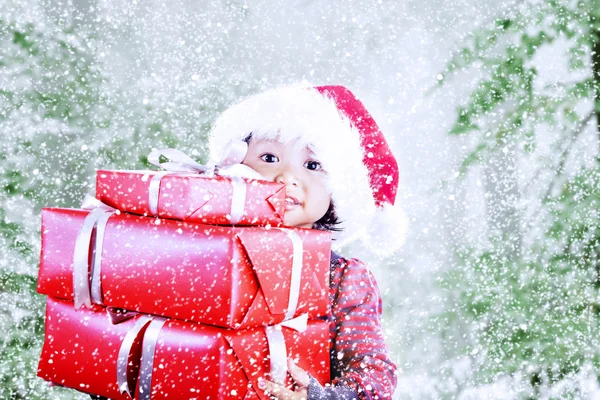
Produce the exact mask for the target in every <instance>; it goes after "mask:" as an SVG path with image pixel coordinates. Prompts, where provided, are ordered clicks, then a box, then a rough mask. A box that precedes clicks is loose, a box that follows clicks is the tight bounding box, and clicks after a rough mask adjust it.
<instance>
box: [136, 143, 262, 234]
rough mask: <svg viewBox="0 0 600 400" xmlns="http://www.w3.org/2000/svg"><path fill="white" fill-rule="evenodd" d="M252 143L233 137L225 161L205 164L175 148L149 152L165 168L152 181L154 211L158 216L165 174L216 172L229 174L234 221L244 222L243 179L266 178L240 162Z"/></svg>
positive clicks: (150, 156)
mask: <svg viewBox="0 0 600 400" xmlns="http://www.w3.org/2000/svg"><path fill="white" fill-rule="evenodd" d="M247 151H248V144H247V143H246V142H244V141H242V140H231V141H229V143H228V144H227V146H225V149H224V150H223V155H222V157H221V160H220V161H219V162H218V163H216V164H214V165H202V164H199V163H197V162H196V161H194V160H192V159H191V158H190V157H188V156H187V155H186V154H184V153H183V152H181V151H179V150H175V149H162V150H154V151H152V152H151V153H150V154H149V155H148V162H150V163H151V164H153V165H156V166H157V167H160V168H163V169H165V171H161V172H157V173H156V174H154V176H153V177H152V179H151V180H150V187H149V190H148V196H149V197H148V203H149V207H150V214H151V215H153V216H156V215H158V202H159V198H160V182H161V180H162V178H164V177H165V175H169V174H176V173H197V174H203V175H205V176H207V177H212V176H214V175H215V174H216V175H221V176H226V177H229V178H230V179H231V184H232V188H233V194H232V202H231V212H230V216H231V218H230V221H231V224H232V225H235V224H237V223H239V222H240V220H241V219H242V217H243V216H244V205H245V203H246V182H245V181H244V180H243V179H241V178H243V177H245V178H251V179H264V178H263V177H262V176H261V175H260V174H259V173H258V172H256V171H254V170H253V169H252V168H250V167H248V166H246V165H242V164H240V163H241V162H242V161H243V160H244V157H245V156H246V152H247ZM161 157H163V158H166V159H167V160H168V161H166V162H161V161H160V158H161Z"/></svg>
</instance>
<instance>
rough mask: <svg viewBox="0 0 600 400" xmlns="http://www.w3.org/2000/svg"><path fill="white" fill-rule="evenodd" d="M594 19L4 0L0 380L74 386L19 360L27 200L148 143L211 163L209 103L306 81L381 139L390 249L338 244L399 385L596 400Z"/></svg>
mask: <svg viewBox="0 0 600 400" xmlns="http://www.w3.org/2000/svg"><path fill="white" fill-rule="evenodd" d="M599 32H600V9H599V6H598V4H597V1H595V0H581V1H579V2H572V1H565V0H558V1H551V0H527V1H518V2H515V1H512V0H511V1H509V0H490V1H488V2H481V1H474V0H454V1H451V2H441V1H438V0H419V1H416V0H407V1H401V2H400V1H386V0H379V1H377V2H374V1H364V0H362V1H354V0H352V1H350V0H349V1H346V2H318V1H310V0H286V1H283V2H282V4H280V5H277V6H274V2H272V1H267V0H256V1H246V0H214V1H204V2H198V1H192V0H178V1H166V0H148V1H139V0H137V1H136V0H132V1H130V0H128V1H124V0H96V1H92V0H66V1H59V0H5V2H4V3H3V4H2V7H1V9H0V132H2V141H1V142H0V188H1V189H0V217H1V219H0V248H2V257H0V312H1V313H2V318H1V319H0V328H1V329H0V332H2V338H1V339H0V354H1V356H0V376H1V378H0V379H1V382H2V384H1V385H0V397H1V398H6V399H74V398H82V397H81V396H82V395H81V393H79V392H76V391H74V390H71V389H65V388H61V387H57V386H54V387H51V386H49V385H48V384H47V382H45V381H43V380H42V379H40V378H38V377H36V371H37V367H38V361H39V359H40V353H41V349H42V343H43V341H44V324H45V323H46V324H50V323H53V325H52V326H53V328H52V329H60V327H61V324H59V323H58V321H52V320H48V321H46V322H45V296H41V295H40V294H37V293H36V286H37V285H38V281H37V279H38V267H39V264H40V253H41V241H40V237H41V234H42V232H40V225H41V209H42V207H67V208H77V207H78V206H79V205H80V204H81V201H82V199H83V198H84V196H85V194H86V193H91V194H94V191H95V187H96V186H95V173H96V170H98V169H102V170H133V169H148V168H149V167H150V165H149V163H148V162H147V160H146V156H147V155H148V154H149V153H150V151H152V150H153V149H159V148H167V147H175V148H178V149H180V150H182V151H184V152H185V153H186V154H189V155H191V156H193V157H194V158H195V159H197V160H198V161H199V162H203V161H206V159H207V157H208V154H207V144H206V138H207V134H208V132H209V130H210V127H211V123H212V122H214V120H215V118H216V116H217V115H218V114H219V112H220V111H222V110H223V109H225V108H226V107H227V106H228V105H230V104H232V103H234V102H235V101H237V100H239V99H240V98H241V97H243V96H245V95H248V94H252V93H256V92H259V91H261V90H265V89H268V88H272V87H276V86H278V85H282V84H289V83H294V82H310V83H315V84H334V83H335V84H343V85H346V86H348V87H350V88H351V89H352V90H353V91H354V92H355V93H357V94H358V95H359V96H360V98H361V99H362V100H363V102H364V103H365V104H366V105H367V106H368V108H369V109H370V111H371V112H372V114H373V115H374V117H375V119H376V120H377V121H378V123H379V125H380V127H381V129H382V130H383V131H384V132H385V134H386V136H387V137H388V139H389V141H390V145H391V146H392V148H393V150H394V152H395V154H396V155H397V158H398V162H399V166H400V171H401V183H400V193H399V195H398V200H397V201H398V203H399V204H401V206H402V208H403V209H404V210H405V212H406V213H407V215H408V216H409V218H410V231H409V236H408V239H407V243H406V245H405V246H404V247H403V248H402V249H401V250H399V251H398V252H396V253H395V254H394V255H393V256H391V257H388V258H385V259H380V258H376V257H374V256H372V255H370V253H368V252H367V251H366V250H365V249H363V248H361V247H360V246H359V245H354V246H350V247H348V248H346V249H344V254H347V255H349V256H352V257H357V258H359V259H361V260H363V261H365V262H366V264H367V265H368V266H369V267H370V268H371V270H372V271H373V273H374V275H375V277H376V278H377V280H378V283H379V287H380V289H381V293H382V297H383V305H384V319H383V325H384V332H385V335H386V343H387V345H388V347H389V348H390V353H391V358H392V360H393V361H394V362H395V363H396V364H397V366H398V370H399V381H398V386H397V389H396V393H395V397H394V398H397V399H440V398H458V399H463V400H465V399H532V398H535V399H538V398H539V399H551V398H573V399H592V398H599V397H600V384H599V383H598V382H599V380H598V377H599V376H600V354H599V353H598V349H599V348H600V341H599V339H598V338H600V335H599V333H600V332H599V326H600V324H599V316H600V292H599V290H600V268H599V267H598V265H599V263H600V229H599V224H598V218H599V212H598V206H599V204H600V168H599V164H598V162H599V161H598V160H599V158H598V151H599V143H600V139H598V137H599V134H600V132H599V129H600V124H599V123H598V110H599V109H600V95H598V93H599V92H600V57H599V56H598V54H600V41H599V39H598V37H599ZM123 218H125V216H123ZM154 223H155V224H156V226H155V227H153V229H157V230H160V229H166V228H167V227H166V226H165V224H164V223H163V224H161V222H160V220H159V219H156V220H155V222H154ZM180 225H181V226H180ZM115 229H116V228H115ZM149 232H150V231H149ZM173 232H175V234H176V236H177V237H185V236H186V235H187V234H189V226H187V225H186V226H183V225H182V224H179V225H177V224H176V225H175V226H174V227H173ZM46 234H47V232H46ZM121 234H122V235H123V236H122V238H123V239H121V242H120V245H121V246H122V248H121V249H120V250H122V251H125V252H129V253H128V254H129V255H131V254H134V253H132V252H131V248H132V246H133V245H132V244H131V243H130V242H128V240H127V236H126V235H127V230H126V229H123V230H122V232H121ZM116 238H117V239H115V240H118V237H116ZM157 238H158V236H153V237H149V238H148V242H147V245H148V246H149V247H147V248H146V250H148V249H150V248H153V249H155V247H152V246H157V245H156V243H155V242H154V241H156V240H158V239H157ZM207 240H208V239H207ZM176 243H177V242H175V244H174V246H176ZM115 246H117V245H115ZM136 251H144V248H139V249H136ZM207 268H208V269H210V265H209V266H208V267H207ZM148 271H151V268H149V269H148ZM148 271H146V272H147V273H150V272H148ZM167 272H168V273H171V274H175V273H176V272H175V269H173V270H168V271H167ZM219 272H220V271H215V273H214V274H215V275H214V276H215V281H214V282H217V280H218V279H219ZM131 278H135V276H132V277H131ZM214 282H213V283H214ZM161 283H162V282H158V281H157V282H156V285H157V287H160V285H161ZM203 284H204V283H203ZM206 284H207V285H210V284H211V282H208V283H206ZM192 289H193V288H192ZM117 295H118V294H117ZM165 296H166V297H168V295H167V294H166V295H165ZM125 297H126V296H125ZM125 297H124V298H125ZM159 303H160V302H159ZM56 307H59V306H56ZM188 311H189V310H188ZM210 311H211V310H210V308H209V310H208V311H207V310H204V311H201V312H207V313H210ZM198 313H200V311H198ZM89 314H90V315H89V318H91V319H93V318H95V317H97V316H95V315H93V313H91V312H89ZM192 314H193V312H192ZM60 315H65V314H60ZM198 315H199V314H198ZM198 315H191V316H190V317H189V318H192V319H193V318H198ZM86 318H88V317H86ZM84 322H85V323H88V322H89V321H87V320H86V321H84ZM182 324H183V323H182ZM175 325H177V323H176V322H175V323H173V326H171V325H169V329H176V328H177V327H176V326H175ZM115 326H119V325H115ZM63 329H66V328H65V327H64V325H63ZM181 329H185V328H181ZM67 330H68V329H67ZM117 330H118V329H116V330H115V331H114V332H113V333H112V334H115V335H116V334H117V333H116V332H117ZM68 334H72V335H76V333H75V332H73V331H69V332H68ZM65 337H67V336H64V337H63V339H64V338H65ZM211 338H212V339H211V340H214V341H219V342H222V343H226V341H225V339H224V338H223V337H221V336H219V335H215V336H214V338H213V337H211ZM72 342H73V346H74V347H78V346H79V345H78V342H77V340H76V339H73V341H72ZM223 346H226V344H223ZM227 346H228V345H227ZM184 347H185V346H184ZM101 350H102V349H96V350H93V349H92V350H91V351H90V353H91V357H101V356H100V355H99V354H100V353H98V352H101ZM234 352H235V349H234V348H233V349H232V348H227V350H226V352H225V353H224V356H227V357H231V358H233V353H234ZM337 356H338V357H339V358H342V357H343V354H338V355H337ZM248 357H251V356H250V355H248ZM57 359H58V357H57ZM63 361H64V360H63ZM167 361H168V360H167ZM47 362H48V363H49V364H50V363H54V362H55V361H54V360H53V359H52V358H50V359H49V360H48V361H47ZM248 362H252V360H249V361H248ZM99 364H100V362H99ZM167 364H168V363H167V362H165V363H164V364H161V367H160V369H161V370H164V373H165V374H167V375H168V374H169V373H170V369H169V368H168V366H167V367H165V365H167ZM82 390H85V387H82ZM192 390H195V389H192ZM230 394H231V395H232V396H235V395H236V394H237V392H236V390H233V391H232V392H231V393H230ZM196 395H197V393H195V392H194V394H193V396H196Z"/></svg>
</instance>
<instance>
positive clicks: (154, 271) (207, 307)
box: [37, 208, 331, 329]
mask: <svg viewBox="0 0 600 400" xmlns="http://www.w3.org/2000/svg"><path fill="white" fill-rule="evenodd" d="M89 214H90V211H87V210H76V209H59V208H46V209H43V210H42V251H41V257H40V268H39V273H38V282H37V291H38V292H39V293H41V294H45V295H49V296H53V297H58V298H62V299H68V300H74V297H75V296H74V293H75V291H74V282H80V281H81V280H76V281H74V278H73V275H74V269H73V255H74V252H75V247H76V246H75V244H76V242H77V239H78V236H79V231H80V227H81V226H82V224H83V222H84V220H85V219H86V217H87V216H88V215H89ZM96 234H97V232H96ZM291 236H295V237H296V239H297V241H299V242H300V243H299V245H300V247H301V249H300V251H298V249H297V248H296V247H295V245H294V244H293V243H294V241H293V240H290V237H291ZM98 242H101V244H102V246H101V247H102V248H101V251H97V252H95V251H94V249H97V248H98ZM80 245H81V243H80ZM296 245H298V243H296ZM330 246H331V236H330V233H329V232H323V231H316V230H312V229H290V230H288V229H279V228H273V229H266V228H256V227H247V228H241V227H240V228H238V227H219V226H208V225H202V224H191V223H186V222H182V221H176V220H167V219H164V220H163V219H156V218H148V217H142V216H136V215H131V214H125V213H121V214H118V213H117V214H113V215H110V216H109V217H108V219H107V220H106V227H105V230H104V234H103V238H99V237H98V236H97V235H95V234H92V240H91V242H90V243H85V242H84V243H83V248H84V250H86V251H88V252H89V257H83V261H84V268H85V270H84V272H83V273H84V279H83V281H84V283H89V282H90V280H91V278H92V277H93V276H96V277H97V278H98V279H96V280H94V281H92V283H91V284H90V289H87V290H88V291H92V292H93V291H94V288H95V289H96V292H98V294H99V295H98V297H99V299H98V300H99V301H97V303H102V304H104V305H107V306H113V307H118V308H124V309H127V310H133V311H139V312H143V313H148V314H156V315H162V316H166V317H172V318H178V319H182V320H189V321H194V322H202V323H206V324H211V325H216V326H221V327H227V328H234V329H241V328H248V327H253V326H262V325H274V324H276V323H279V322H282V321H284V320H287V319H290V318H292V317H296V316H298V315H301V314H304V313H306V314H308V317H309V318H311V319H313V318H317V317H320V316H323V315H325V314H326V313H327V307H328V293H329V260H330V254H331V251H330ZM80 247H81V246H80ZM294 249H296V250H294ZM294 253H296V256H295V257H294ZM78 258H79V259H80V260H81V258H82V257H81V256H78ZM86 258H87V261H88V262H87V264H86V263H85V260H86ZM294 263H296V264H298V263H299V264H300V267H301V270H300V272H299V274H298V277H297V279H295V280H292V270H293V266H294ZM91 265H97V266H98V268H99V270H97V269H94V271H92V270H91V269H92V268H91ZM295 271H298V270H297V269H295ZM294 282H295V283H296V286H294ZM294 287H295V289H296V295H297V297H296V301H295V304H293V303H294V301H292V300H293V298H294V293H293V292H294V290H293V289H294ZM78 304H79V302H78ZM290 310H291V311H293V313H292V314H290Z"/></svg>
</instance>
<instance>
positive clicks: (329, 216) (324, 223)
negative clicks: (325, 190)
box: [313, 201, 343, 232]
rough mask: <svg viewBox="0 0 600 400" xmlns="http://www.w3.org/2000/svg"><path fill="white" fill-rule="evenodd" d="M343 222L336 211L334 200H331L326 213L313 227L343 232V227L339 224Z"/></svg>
mask: <svg viewBox="0 0 600 400" xmlns="http://www.w3.org/2000/svg"><path fill="white" fill-rule="evenodd" d="M341 223H342V221H340V219H339V218H338V216H337V215H336V213H335V206H334V205H333V201H331V202H330V203H329V208H328V209H327V212H326V213H325V215H323V216H322V217H321V219H320V220H318V221H317V222H315V223H314V224H313V229H318V230H320V231H332V232H341V231H342V230H343V229H342V228H340V227H339V226H338V225H339V224H341Z"/></svg>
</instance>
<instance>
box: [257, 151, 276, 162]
mask: <svg viewBox="0 0 600 400" xmlns="http://www.w3.org/2000/svg"><path fill="white" fill-rule="evenodd" d="M260 159H261V160H263V161H264V162H268V163H274V162H277V161H279V158H277V156H276V155H275V154H271V153H265V154H263V155H261V156H260Z"/></svg>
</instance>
